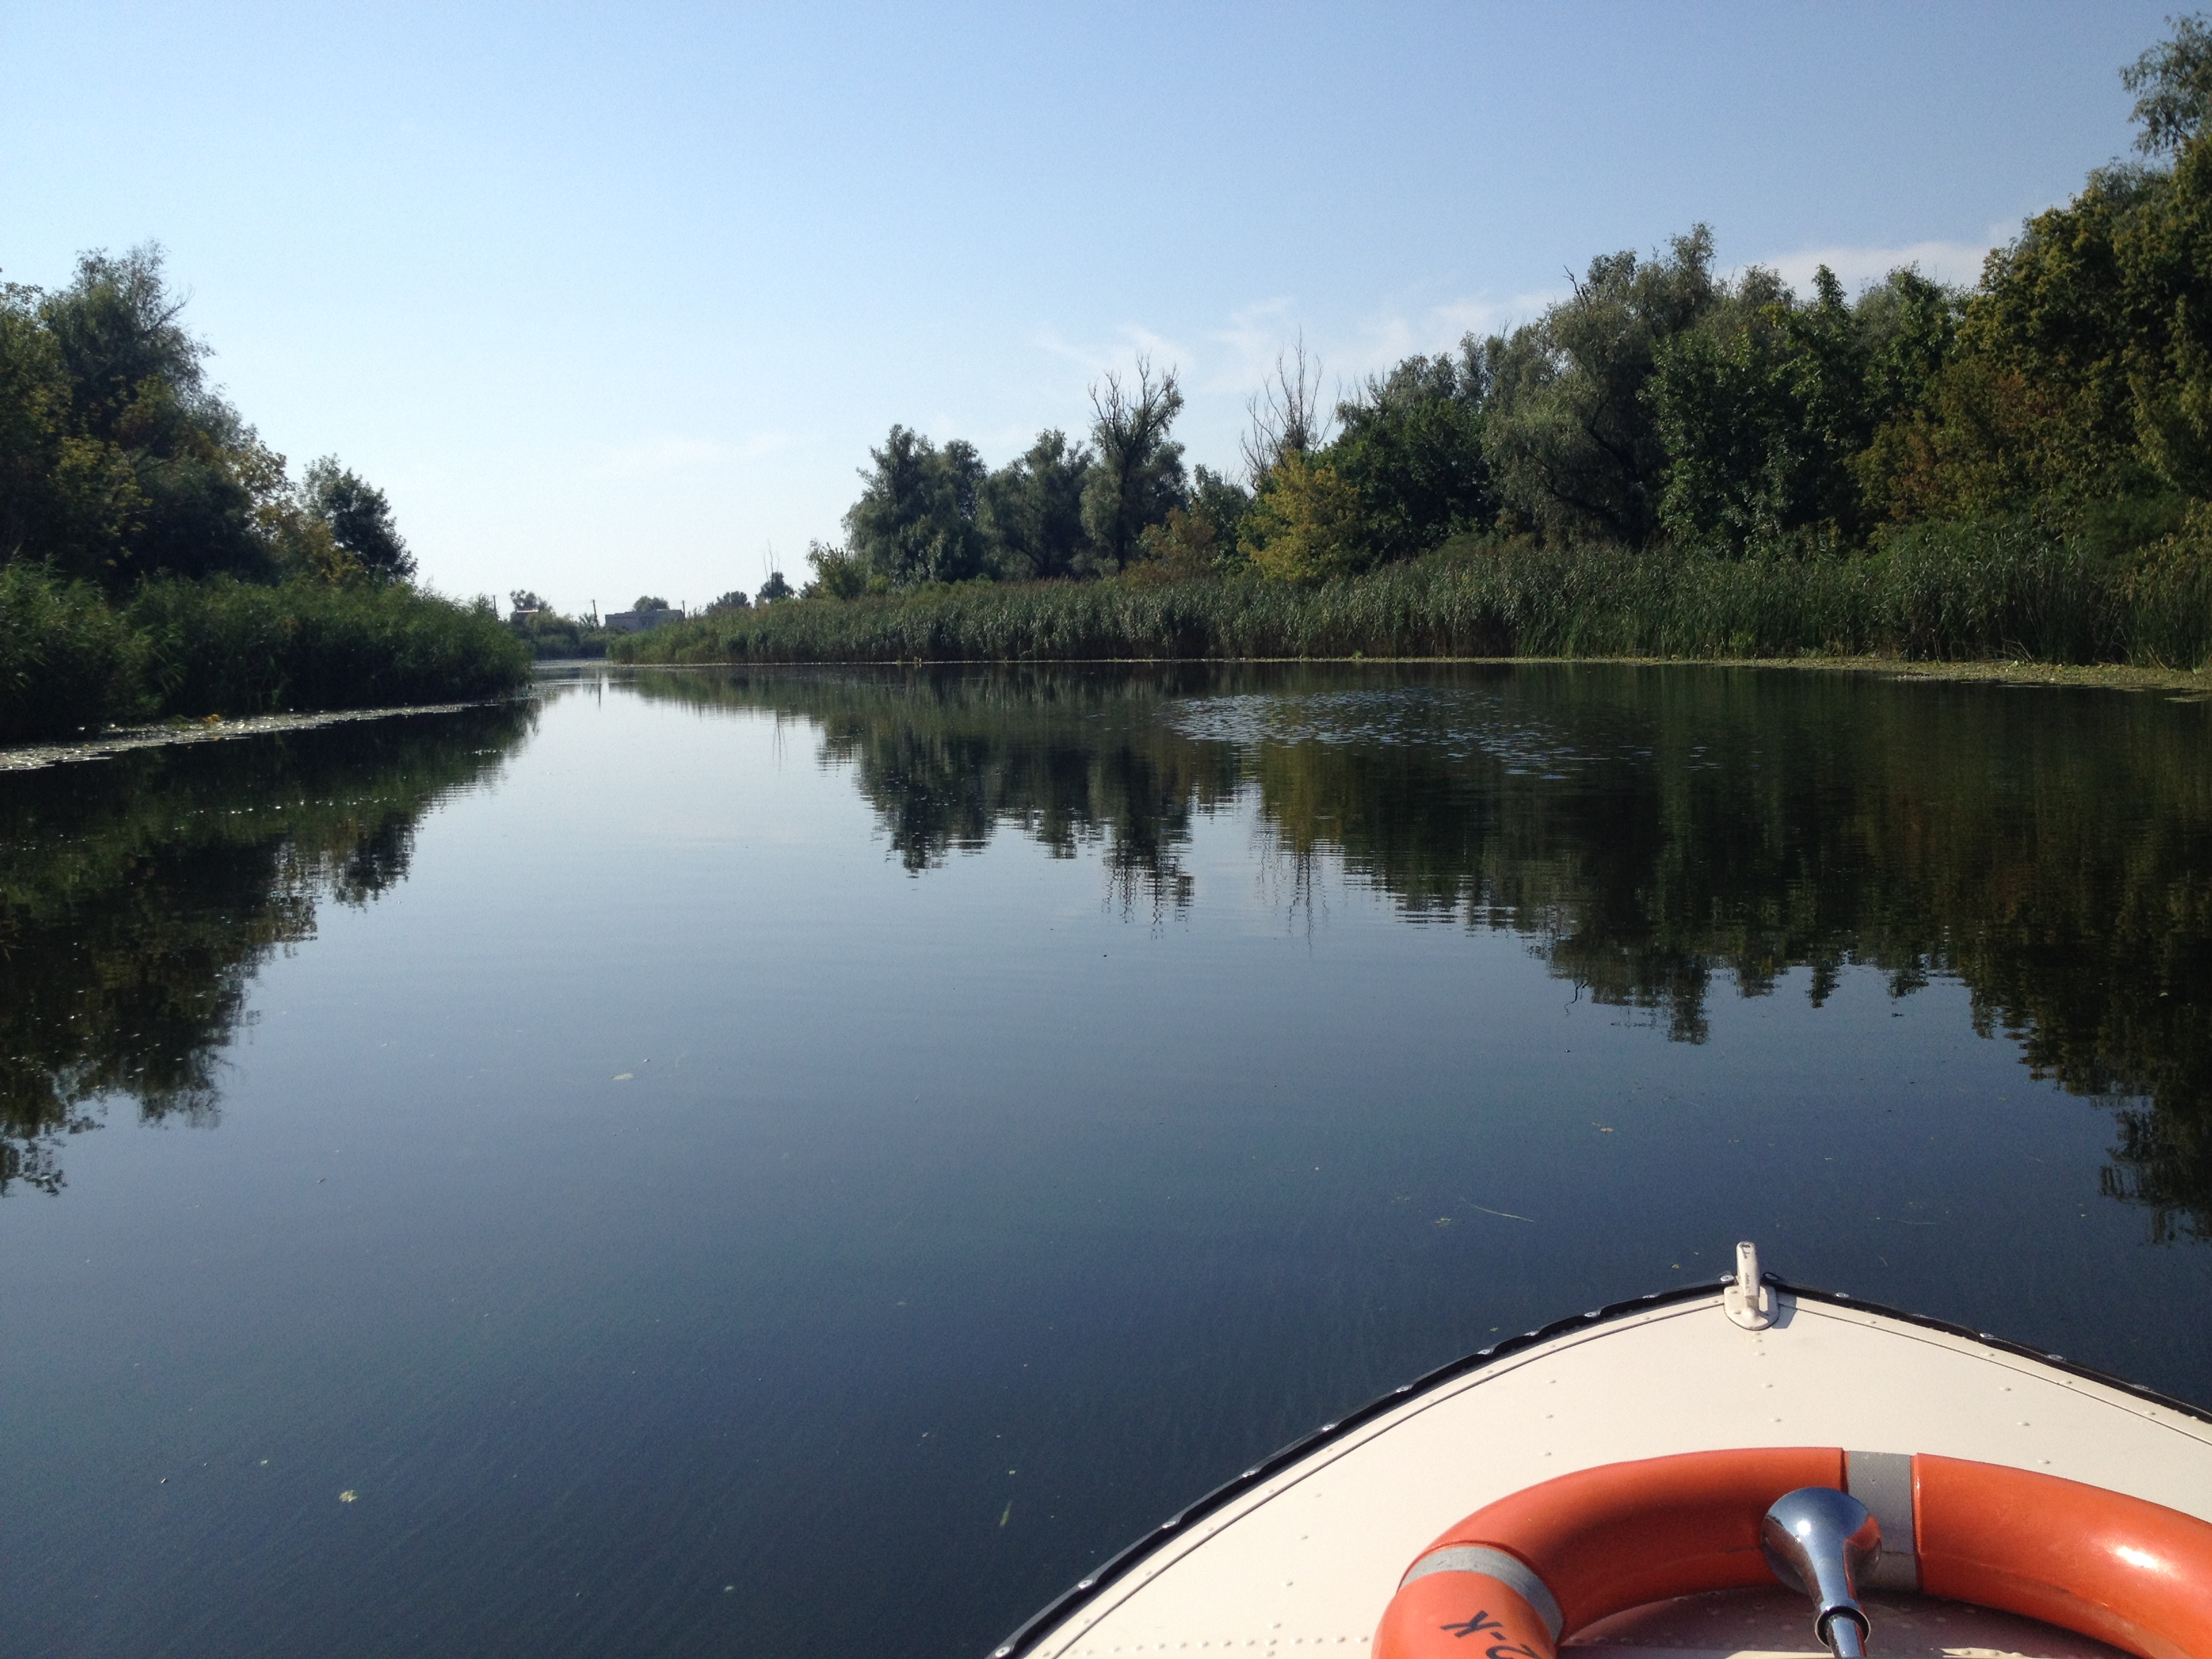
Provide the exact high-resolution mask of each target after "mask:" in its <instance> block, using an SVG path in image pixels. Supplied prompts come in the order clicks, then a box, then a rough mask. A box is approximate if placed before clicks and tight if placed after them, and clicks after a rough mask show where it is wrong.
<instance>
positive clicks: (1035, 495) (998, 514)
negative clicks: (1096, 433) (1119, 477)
mask: <svg viewBox="0 0 2212 1659" xmlns="http://www.w3.org/2000/svg"><path fill="white" fill-rule="evenodd" d="M1092 459H1093V458H1092V455H1091V451H1090V449H1089V448H1088V447H1086V446H1085V445H1082V444H1074V443H1070V442H1069V441H1068V439H1067V435H1066V433H1064V432H1061V431H1059V430H1057V429H1052V430H1048V431H1044V432H1040V433H1038V434H1037V437H1036V442H1035V443H1033V444H1031V445H1030V447H1029V448H1028V450H1027V451H1026V452H1025V453H1023V454H1022V455H1021V456H1020V457H1019V458H1018V459H1016V460H1014V461H1012V462H1010V463H1009V464H1008V465H1005V466H1003V467H1000V469H999V470H998V471H996V472H994V473H992V474H991V475H990V477H987V479H985V480H984V483H983V488H982V497H981V508H980V513H979V518H980V520H981V526H982V529H983V532H984V535H985V537H986V538H987V541H988V544H989V555H988V563H989V566H990V568H991V571H992V574H994V575H997V576H1000V577H1002V578H1005V579H1006V580H1013V581H1024V580H1035V579H1038V578H1042V577H1053V576H1069V575H1073V574H1075V572H1076V571H1077V569H1078V568H1079V566H1080V564H1081V562H1082V560H1083V556H1084V553H1085V550H1086V549H1087V547H1088V545H1089V542H1088V538H1087V537H1086V536H1085V532H1084V528H1083V489H1084V485H1085V483H1087V482H1088V481H1089V479H1090V477H1091V465H1092Z"/></svg>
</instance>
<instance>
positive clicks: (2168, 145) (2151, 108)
mask: <svg viewBox="0 0 2212 1659" xmlns="http://www.w3.org/2000/svg"><path fill="white" fill-rule="evenodd" d="M2167 21H2169V22H2171V23H2172V25H2173V38H2172V40H2163V41H2160V43H2159V44H2158V45H2157V46H2153V47H2152V48H2151V49H2150V50H2149V51H2148V52H2145V53H2143V55H2142V57H2140V58H2136V61H2135V62H2134V64H2131V65H2130V67H2128V68H2126V69H2124V70H2121V71H2120V84H2121V85H2122V86H2124V87H2125V88H2127V89H2128V90H2129V91H2130V92H2132V93H2135V94H2137V96H2136V106H2135V119H2136V121H2137V122H2138V123H2139V124H2140V125H2142V131H2141V132H2139V133H2137V134H2136V149H2139V150H2141V151H2142V153H2143V154H2144V155H2161V154H2165V153H2167V152H2171V151H2176V150H2180V149H2186V148H2187V147H2188V145H2189V143H2190V142H2191V140H2192V139H2194V138H2196V137H2197V136H2198V135H2199V134H2200V133H2202V132H2203V131H2204V119H2205V117H2206V115H2207V114H2208V113H2212V29H2208V28H2207V27H2205V21H2204V15H2203V13H2202V12H2199V13H2197V14H2196V15H2193V16H2189V17H2176V18H2170V19H2168V20H2167Z"/></svg>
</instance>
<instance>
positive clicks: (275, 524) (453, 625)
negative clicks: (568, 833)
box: [0, 247, 528, 740]
mask: <svg viewBox="0 0 2212 1659" xmlns="http://www.w3.org/2000/svg"><path fill="white" fill-rule="evenodd" d="M183 303H184V302H183V301H181V300H179V299H178V298H176V297H175V296H174V295H172V294H171V293H170V292H169V290H168V288H167V284H166V283H165V281H164V279H163V276H162V270H161V252H160V250H159V249H157V248H153V247H143V248H137V249H134V250H132V251H131V252H129V253H127V254H125V255H124V256H122V257H121V258H113V257H111V256H109V255H107V254H105V253H88V254H85V255H83V256H82V258H79V260H78V261H77V268H76V277H75V280H74V281H72V282H71V283H70V285H69V286H68V287H67V288H66V289H62V290H60V291H59V292H57V293H52V294H47V293H42V292H40V290H39V289H33V288H27V287H25V286H23V285H21V284H19V283H7V284H4V285H0V740H14V739H21V738H33V737H44V736H50V735H54V734H57V733H59V732H65V731H69V730H71V729H73V728H76V727H78V726H97V725H100V724H101V723H104V722H106V721H111V720H122V719H128V718H132V717H137V716H145V715H151V714H165V713H166V714H191V715H202V714H252V713H259V712H263V711H264V710H268V709H272V708H334V707H343V706H357V705H362V704H368V703H376V702H422V701H434V700H447V699H452V698H456V697H469V696H484V695H487V694H488V693H489V692H493V691H496V690H503V689H506V688H507V687H509V686H512V685H513V684H517V683H518V682H519V681H520V678H522V676H523V675H524V673H525V672H526V670H527V665H528V655H527V653H526V651H525V650H523V649H522V648H520V647H518V645H517V644H516V643H515V641H513V640H512V639H511V638H510V637H509V636H508V635H506V634H504V633H503V632H501V630H500V629H498V627H497V626H496V625H495V623H493V622H492V621H491V619H490V618H489V615H488V613H487V612H486V611H485V610H484V609H483V607H481V606H467V605H455V604H453V602H451V601H449V600H446V599H438V598H436V597H435V596H432V595H428V594H424V593H420V592H416V591H415V590H414V589H413V588H412V587H411V586H409V581H410V578H411V577H412V575H413V574H414V569H415V562H414V558H413V556H411V555H410V553H409V551H408V550H407V544H406V543H405V541H404V539H402V538H401V537H400V534H399V532H398V527H397V526H396V525H395V524H394V522H393V518H392V506H391V502H390V501H388V500H387V499H386V496H385V495H384V492H383V491H382V490H380V489H376V488H375V487H374V486H373V485H371V484H369V483H367V482H365V481H364V480H363V479H362V478H361V477H359V476H358V475H357V474H356V473H354V472H352V471H349V470H348V469H347V468H345V467H343V466H341V465H339V464H338V462H337V459H335V458H334V457H331V456H325V457H323V458H322V459H319V460H317V461H315V462H313V463H312V464H311V465H309V466H308V467H307V469H306V471H305V472H304V474H303V475H302V477H301V479H300V481H299V483H297V484H296V485H295V484H294V483H293V482H292V481H291V479H290V477H289V474H288V472H287V471H286V467H285V463H284V458H283V456H281V455H278V454H276V453H273V452H271V451H270V449H269V448H267V447H265V446H264V444H263V443H262V442H261V441H260V439H259V438H258V436H257V435H255V433H254V431H253V428H252V427H250V426H248V425H246V422H244V421H243V420H242V419H240V416H239V415H238V412H237V411H236V410H234V409H233V408H232V407H231V406H230V405H229V404H228V403H227V402H225V401H224V400H223V399H222V397H220V396H219V395H218V394H217V393H216V391H215V390H214V388H213V387H211V386H210V385H209V384H208V383H207V380H206V376H205V373H204V364H205V360H206V358H207V356H208V348H207V347H206V346H205V345H204V343H201V342H200V341H198V340H197V339H195V338H194V337H192V336H191V334H190V333H188V332H187V331H185V328H184V326H183V325H182V323H181V322H180V321H179V316H180V313H181V312H182V310H183Z"/></svg>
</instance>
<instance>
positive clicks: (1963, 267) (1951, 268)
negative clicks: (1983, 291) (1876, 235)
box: [1751, 226, 2014, 294]
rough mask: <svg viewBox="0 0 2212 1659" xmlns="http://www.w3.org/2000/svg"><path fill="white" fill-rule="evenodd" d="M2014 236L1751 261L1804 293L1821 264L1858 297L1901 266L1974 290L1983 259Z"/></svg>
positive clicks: (1996, 232) (1999, 232)
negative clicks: (1872, 284) (1913, 267)
mask: <svg viewBox="0 0 2212 1659" xmlns="http://www.w3.org/2000/svg"><path fill="white" fill-rule="evenodd" d="M2013 234H2014V232H2013V231H2012V230H2011V229H2010V228H2005V227H2002V226H1992V227H1991V228H1990V237H1989V240H1987V241H1985V242H1944V241H1928V242H1912V243H1908V244H1906V245H1905V246H1901V247H1842V246H1838V247H1815V248H1807V249H1804V250H1803V251H1802V252H1796V253H1782V254H1772V255H1770V256H1768V257H1767V258H1763V259H1755V260H1753V261H1752V262H1751V263H1752V264H1761V265H1765V266H1766V267H1767V268H1768V269H1769V270H1776V271H1779V272H1780V273H1781V275H1782V280H1783V281H1784V282H1785V283H1789V284H1790V287H1792V288H1794V289H1796V290H1797V291H1798V292H1799V293H1801V294H1802V293H1803V292H1805V291H1806V290H1807V289H1809V288H1810V287H1811V286H1812V284H1813V273H1814V271H1816V270H1819V269H1820V267H1821V266H1822V265H1826V266H1827V267H1828V269H1829V270H1832V271H1834V272H1835V273H1836V275H1837V276H1838V278H1840V279H1841V280H1842V282H1843V284H1844V291H1845V292H1846V293H1856V292H1857V291H1858V290H1859V289H1862V288H1863V287H1865V286H1866V285H1867V284H1868V283H1878V282H1880V281H1881V279H1882V278H1883V277H1885V276H1888V275H1889V273H1890V272H1891V271H1893V270H1896V269H1897V268H1898V267H1899V266H1900V265H1917V266H1919V267H1920V274H1921V275H1922V276H1929V277H1933V278H1934V279H1935V280H1936V281H1937V282H1939V283H1956V284H1958V285H1959V286H1960V287H1961V288H1972V286H1973V285H1974V284H1975V283H1977V282H1978V281H1979V280H1980V279H1981V275H1982V261H1983V260H1984V258H1987V257H1988V255H1989V252H1990V249H1991V248H1993V247H1996V246H1999V245H2000V244H2001V243H2003V242H2006V241H2009V240H2011V239H2012V236H2013Z"/></svg>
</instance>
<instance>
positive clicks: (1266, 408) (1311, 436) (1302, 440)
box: [1243, 329, 1335, 489]
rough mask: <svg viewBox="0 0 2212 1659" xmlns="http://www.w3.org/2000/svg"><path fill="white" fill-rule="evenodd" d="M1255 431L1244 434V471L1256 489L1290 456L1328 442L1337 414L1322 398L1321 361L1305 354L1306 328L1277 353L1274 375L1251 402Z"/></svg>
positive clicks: (1253, 396) (1248, 408) (1305, 452)
mask: <svg viewBox="0 0 2212 1659" xmlns="http://www.w3.org/2000/svg"><path fill="white" fill-rule="evenodd" d="M1244 408H1245V411H1246V413H1248V414H1249V415H1250V416H1251V417H1252V429H1251V430H1250V431H1249V432H1248V433H1246V434H1245V435H1244V438H1243V450H1244V470H1245V471H1246V472H1248V473H1249V475H1250V476H1251V479H1252V487H1253V488H1254V489H1258V488H1259V487H1260V486H1261V484H1262V483H1265V482H1266V481H1267V475H1268V474H1269V473H1271V472H1273V471H1274V470H1275V468H1276V467H1277V466H1278V465H1280V464H1281V462H1282V459H1283V457H1284V456H1285V455H1304V454H1309V453H1311V452H1312V451H1314V450H1316V449H1319V448H1320V447H1322V445H1323V444H1325V443H1327V442H1328V434H1329V428H1331V427H1332V426H1334V424H1335V416H1334V413H1333V412H1332V411H1331V410H1330V409H1329V407H1328V405H1326V404H1323V403H1322V399H1321V359H1320V358H1318V357H1309V356H1307V355H1306V336H1305V331H1304V329H1300V330H1299V331H1298V338H1297V344H1296V345H1294V346H1292V347H1291V349H1289V350H1288V351H1279V352H1277V353H1276V354H1275V374H1274V378H1273V380H1269V381H1267V383H1266V384H1265V385H1263V386H1261V388H1260V389H1259V390H1258V391H1257V392H1254V393H1253V394H1252V396H1251V398H1249V400H1248V401H1247V402H1246V404H1245V405H1244Z"/></svg>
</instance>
